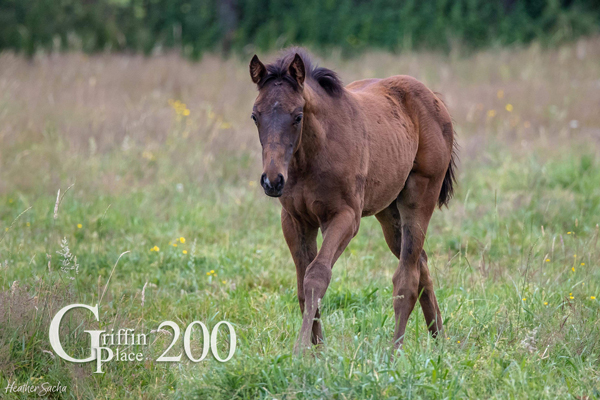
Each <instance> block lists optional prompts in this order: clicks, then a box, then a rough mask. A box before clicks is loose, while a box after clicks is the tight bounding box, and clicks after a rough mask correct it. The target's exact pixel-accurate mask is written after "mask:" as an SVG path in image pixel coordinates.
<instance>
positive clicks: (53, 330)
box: [49, 304, 104, 363]
mask: <svg viewBox="0 0 600 400" xmlns="http://www.w3.org/2000/svg"><path fill="white" fill-rule="evenodd" d="M74 308H85V309H88V310H90V311H91V312H93V313H94V316H95V317H96V321H100V318H99V316H98V304H96V306H95V307H92V306H88V305H86V304H71V305H68V306H66V307H64V308H62V309H61V310H60V311H59V312H58V313H56V315H55V316H54V318H52V322H50V333H49V336H50V345H51V346H52V349H53V350H54V351H55V352H56V354H58V356H59V357H60V358H62V359H63V360H67V361H70V362H74V363H85V362H90V361H93V360H95V359H96V357H97V352H96V351H95V349H97V348H98V347H100V334H101V333H102V332H104V331H84V332H87V333H89V334H90V337H91V339H92V345H91V350H92V351H91V355H90V356H89V357H88V358H85V359H77V358H73V357H71V356H70V355H68V354H67V353H65V350H64V349H63V347H62V344H61V343H60V337H59V330H60V322H61V320H62V318H63V317H64V316H65V314H66V313H67V312H69V311H70V310H72V309H74Z"/></svg>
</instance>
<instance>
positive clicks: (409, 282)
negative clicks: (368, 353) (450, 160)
mask: <svg viewBox="0 0 600 400" xmlns="http://www.w3.org/2000/svg"><path fill="white" fill-rule="evenodd" d="M441 178H443V176H442V177H441ZM441 184H442V180H441V179H439V178H438V179H434V178H432V177H428V176H425V175H421V174H419V173H415V172H412V173H411V174H410V175H409V177H408V179H407V180H406V183H405V186H404V189H403V190H402V192H401V193H400V195H399V196H398V200H397V201H396V203H397V205H398V211H399V213H400V218H401V221H402V245H401V249H400V265H399V266H398V269H397V270H396V272H395V273H394V276H393V278H392V280H393V283H394V312H395V314H396V329H395V331H394V343H395V345H396V346H399V345H401V344H402V341H403V340H404V333H405V331H406V323H407V322H408V317H409V316H410V314H411V312H412V310H413V308H414V307H415V304H416V302H417V299H418V297H419V290H420V289H423V294H425V295H426V297H425V299H422V300H421V305H422V306H423V305H424V308H423V311H424V313H425V318H426V320H427V323H428V325H429V324H430V323H431V322H432V321H436V323H435V324H432V325H431V326H432V327H433V326H434V325H435V327H436V332H437V330H439V329H440V327H441V320H439V321H438V317H436V315H438V314H439V310H438V309H437V300H436V301H435V302H433V301H432V299H435V295H434V294H433V284H432V282H431V278H430V277H429V274H428V271H427V270H426V263H424V262H423V261H424V258H422V257H423V253H422V252H423V244H424V243H425V234H426V232H427V227H428V225H429V220H430V218H431V214H433V210H434V209H435V206H436V202H437V200H438V196H439V193H440V188H441ZM423 267H425V268H423ZM425 271H427V274H424V273H423V272H425ZM434 304H435V305H434ZM429 319H431V320H429Z"/></svg>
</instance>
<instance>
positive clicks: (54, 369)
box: [0, 38, 600, 399]
mask: <svg viewBox="0 0 600 400" xmlns="http://www.w3.org/2000/svg"><path fill="white" fill-rule="evenodd" d="M263 58H268V57H266V56H264V57H263ZM248 59H249V57H248ZM321 64H322V65H325V66H328V67H332V68H334V69H336V70H337V71H338V72H339V73H340V75H341V77H342V78H343V80H344V82H346V83H349V82H350V81H352V80H355V79H359V78H366V77H384V76H388V75H393V74H401V73H403V74H409V75H413V76H415V77H417V78H419V79H421V80H423V81H424V82H425V83H426V84H427V85H428V86H429V87H430V88H432V90H434V91H436V92H440V93H441V94H442V95H443V98H444V99H445V101H446V103H447V105H448V107H449V109H450V112H451V114H452V115H453V117H454V120H455V127H456V131H457V136H458V141H459V143H460V146H461V149H460V164H459V177H458V191H457V193H456V196H455V198H454V199H453V200H452V201H451V203H450V207H449V208H448V209H444V210H441V211H436V212H435V213H434V216H433V219H432V222H431V225H430V229H429V232H428V238H427V243H426V250H427V252H428V255H429V266H430V269H431V271H432V275H433V277H434V282H435V284H436V292H437V296H438V300H439V302H440V307H441V309H442V313H443V318H444V321H445V332H444V337H441V338H439V339H438V340H433V339H431V337H430V336H428V334H427V330H426V326H425V322H424V319H423V316H422V313H421V310H420V308H419V307H417V308H415V312H414V313H413V315H412V317H411V320H410V322H409V325H408V328H407V335H406V340H405V346H404V350H403V351H402V352H401V353H400V354H398V355H397V356H396V357H394V358H393V359H390V354H391V338H392V333H393V309H392V299H391V277H392V274H393V271H394V269H395V268H396V264H397V261H396V259H395V258H394V256H393V255H392V254H391V253H390V252H389V250H388V249H387V246H386V245H385V242H384V240H383V236H382V234H381V231H380V228H379V226H378V223H377V221H376V220H375V219H374V218H368V219H364V220H363V221H362V225H361V228H360V231H359V233H358V235H357V237H356V238H355V239H354V240H353V241H352V242H351V244H350V245H349V247H348V249H347V250H346V251H345V252H344V254H343V255H342V257H341V258H340V260H339V261H338V262H337V264H336V266H335V268H334V271H333V279H332V283H331V285H330V287H329V290H328V292H327V295H326V297H325V299H324V301H323V322H324V331H325V337H326V345H325V346H324V347H323V348H322V349H320V350H319V351H317V352H315V353H314V354H313V355H309V356H307V357H304V358H294V357H292V355H291V353H292V348H293V344H294V341H295V339H296V335H297V333H298V331H299V328H300V324H301V315H300V311H299V308H298V305H297V300H296V294H295V285H296V278H295V269H294V266H293V263H292V260H291V257H290V255H289V253H288V250H287V247H286V245H285V243H284V240H283V237H282V234H281V229H280V224H279V212H280V205H279V202H278V201H277V200H274V199H270V198H267V197H266V196H264V194H263V193H262V189H261V188H260V186H259V185H258V184H257V181H258V178H259V177H260V173H261V172H262V170H261V163H260V146H259V143H258V137H257V134H256V132H255V127H254V125H253V124H252V123H251V120H250V111H251V106H252V102H253V99H254V97H255V95H256V91H255V88H254V87H253V85H252V84H251V81H250V78H249V76H248V72H247V60H246V59H242V58H240V59H235V58H234V59H230V60H227V61H224V60H222V59H220V58H218V57H212V56H207V57H205V58H204V59H203V60H202V61H201V62H199V63H195V64H194V63H189V62H187V61H184V60H182V59H181V58H179V57H177V56H176V55H164V56H158V57H154V58H143V57H138V56H126V55H96V56H91V57H90V56H84V55H81V54H60V55H49V56H39V57H37V58H35V59H34V60H32V61H27V60H25V59H23V58H20V57H17V56H14V55H11V54H6V53H5V54H2V55H0V160H1V162H0V225H1V227H0V229H1V231H0V235H1V236H0V260H1V263H0V389H1V391H0V397H2V398H4V397H6V398H31V397H37V396H34V395H23V394H16V393H12V394H10V393H6V391H5V389H4V388H6V387H7V385H8V384H9V381H10V382H13V381H14V382H17V384H25V383H29V384H35V383H36V382H38V383H39V382H46V381H47V382H50V383H51V384H56V383H57V382H59V381H60V382H61V384H63V385H66V386H67V387H68V389H67V391H66V393H63V394H62V395H55V398H77V399H86V398H107V399H108V398H119V399H125V398H132V399H138V398H147V399H154V398H181V399H190V398H198V399H231V398H238V399H255V398H265V399H271V398H275V399H321V398H333V399H358V398H366V399H379V398H398V399H404V398H411V399H416V398H498V399H523V398H535V399H545V398H560V399H568V398H573V399H598V398H600V367H599V366H600V269H599V267H600V246H599V243H598V241H599V237H598V236H599V225H598V224H599V223H600V162H599V161H598V155H599V154H600V112H599V107H600V38H591V39H587V40H582V41H580V42H578V43H573V44H570V45H567V46H564V47H561V48H557V49H552V50H544V49H541V48H540V47H539V46H536V45H533V46H531V47H529V48H526V49H513V50H490V51H487V52H483V53H478V54H474V55H471V56H468V57H461V56H458V55H454V54H451V55H450V56H442V55H437V54H421V53H415V54H406V55H400V56H396V55H389V54H383V53H370V54H366V55H364V56H363V57H361V58H360V59H353V60H344V59H341V58H339V57H337V56H336V55H335V54H334V55H329V56H327V57H326V58H324V59H323V60H322V63H321ZM68 188H70V189H68ZM59 189H60V198H59V200H60V201H59V203H60V204H59V205H58V207H56V199H57V191H58V190H59ZM24 211H26V212H25V213H23V212H24ZM22 213H23V214H22ZM65 246H68V247H69V250H70V254H72V255H75V256H76V257H77V259H76V262H77V264H78V269H77V270H76V269H67V268H63V269H64V270H61V267H64V265H63V261H64V260H65V258H67V259H68V258H69V257H68V256H67V257H65V256H64V254H65V251H64V250H65V248H64V247H65ZM125 251H129V253H127V254H125V255H123V256H122V257H121V259H120V260H119V262H118V263H117V264H116V267H114V273H112V276H111V271H113V266H115V262H117V259H118V258H119V255H120V254H121V253H123V252H125ZM58 252H61V253H62V255H61V254H58ZM70 261H71V264H70V266H71V267H72V266H73V264H74V261H75V260H73V259H70ZM109 279H110V281H109ZM107 282H108V286H107ZM103 293H104V294H103ZM71 303H84V304H90V305H94V304H97V303H99V304H100V321H101V322H100V323H99V324H98V323H97V322H93V321H92V319H91V317H90V313H88V312H83V311H74V312H73V313H71V314H70V315H71V317H70V318H67V319H66V320H65V321H64V323H63V329H62V330H61V337H62V340H63V343H64V345H65V348H66V349H67V350H68V352H69V353H71V354H74V355H80V356H87V354H88V353H89V339H87V338H88V335H87V334H85V333H84V332H83V330H85V329H98V327H100V329H106V330H110V329H111V328H114V329H115V330H116V329H119V328H136V332H145V333H149V332H150V331H151V330H154V331H155V332H154V333H149V338H150V342H152V343H153V345H151V346H147V347H144V348H141V349H140V350H141V351H144V352H145V354H146V356H148V357H149V359H148V360H145V361H143V362H139V363H120V362H111V363H107V364H105V368H104V370H105V371H106V373H105V374H104V375H100V374H92V371H93V366H92V365H91V364H73V363H68V362H66V361H63V360H60V359H59V358H58V357H56V356H55V355H54V354H53V352H51V351H50V350H51V348H50V344H49V340H48V326H49V321H50V319H51V318H52V316H54V314H55V313H56V312H57V311H58V310H59V309H60V308H62V307H63V306H65V305H68V304H71ZM82 320H83V321H84V323H81V321H82ZM165 320H172V321H174V322H176V323H177V324H178V325H179V326H180V327H181V329H182V330H183V329H185V327H186V326H187V325H188V324H189V323H191V322H192V321H195V320H198V321H203V322H204V323H205V324H206V325H208V327H209V329H211V328H212V327H213V326H214V325H215V324H216V323H217V322H218V321H221V320H226V321H229V322H231V323H232V324H234V325H235V327H236V333H237V336H238V342H237V344H238V347H237V351H236V353H235V355H234V356H233V358H232V359H231V360H230V361H228V362H226V363H219V362H217V361H216V360H214V359H213V357H212V356H210V355H209V356H208V357H207V358H206V360H204V361H202V362H200V363H197V364H195V363H192V362H190V361H187V359H186V358H185V356H184V357H183V360H182V362H181V363H157V362H156V361H154V360H156V358H157V357H158V356H159V355H160V354H161V353H162V352H163V351H164V349H166V347H167V346H168V344H169V342H170V341H171V339H172V337H171V336H170V335H171V333H170V331H169V333H164V332H156V329H157V327H158V325H159V324H160V323H161V322H162V321H165ZM221 332H222V333H223V335H221V337H220V339H221V341H220V343H221V346H222V349H221V354H222V355H224V354H225V353H226V348H227V343H226V335H225V334H224V333H225V332H226V330H222V331H221ZM192 339H193V342H194V345H193V346H192V348H193V350H194V354H200V352H201V347H202V346H201V338H200V334H199V330H196V331H195V334H194V335H193V337H192ZM181 343H182V342H181V338H180V340H179V341H178V342H177V343H176V344H175V346H174V349H172V350H171V352H170V353H169V355H176V354H177V353H179V352H180V351H182V348H183V346H182V344H181ZM86 348H87V350H86Z"/></svg>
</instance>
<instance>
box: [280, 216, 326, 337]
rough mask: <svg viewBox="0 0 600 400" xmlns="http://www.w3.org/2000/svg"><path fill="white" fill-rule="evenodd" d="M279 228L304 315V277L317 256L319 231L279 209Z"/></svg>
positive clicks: (316, 327) (315, 325) (315, 327)
mask: <svg viewBox="0 0 600 400" xmlns="http://www.w3.org/2000/svg"><path fill="white" fill-rule="evenodd" d="M281 228H282V230H283V237H284V238H285V241H286V242H287V245H288V247H289V249H290V253H292V258H293V259H294V264H296V279H297V281H298V303H299V304H300V312H301V313H302V315H304V275H305V273H306V268H307V267H308V265H309V264H310V263H311V262H312V261H313V260H314V259H315V257H316V256H317V233H318V231H319V229H318V228H317V227H312V226H309V225H307V224H304V223H302V222H300V221H298V220H296V219H295V218H294V217H292V216H291V215H290V214H289V213H288V212H287V211H286V210H285V209H284V208H282V209H281ZM313 330H318V331H319V332H320V326H318V325H317V324H316V323H315V324H314V326H313ZM316 333H317V332H314V333H313V338H312V341H313V343H314V344H316V343H317V339H316Z"/></svg>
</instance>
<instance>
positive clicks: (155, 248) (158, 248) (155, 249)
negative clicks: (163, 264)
mask: <svg viewBox="0 0 600 400" xmlns="http://www.w3.org/2000/svg"><path fill="white" fill-rule="evenodd" d="M152 250H154V251H160V247H158V246H154V247H153V248H152Z"/></svg>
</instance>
